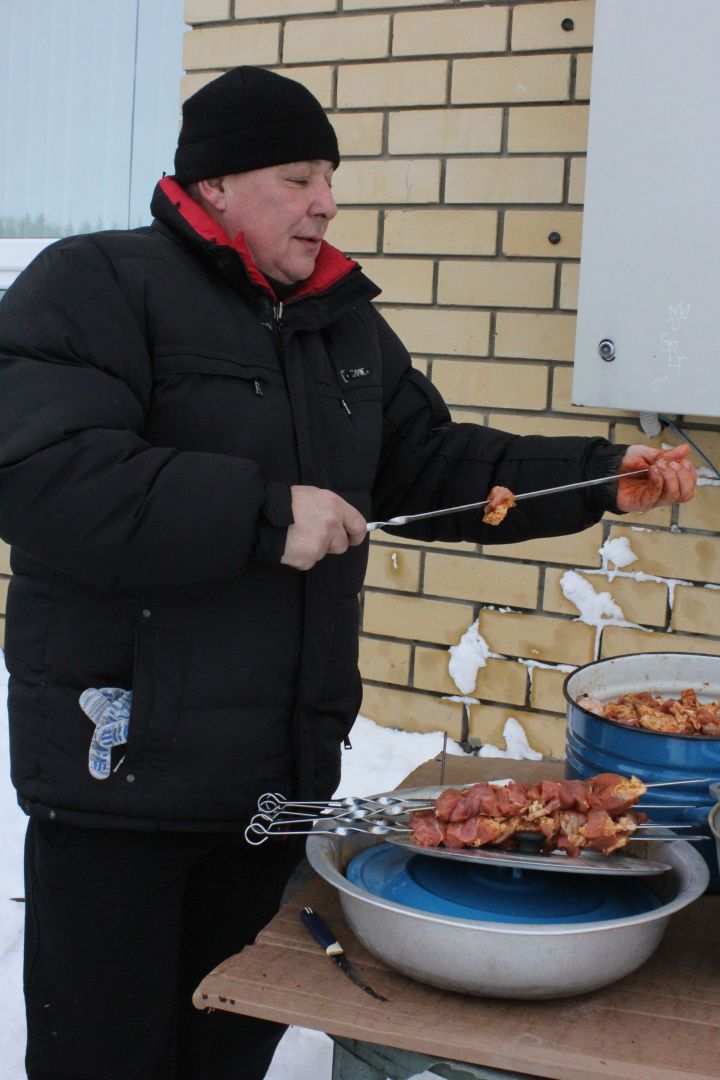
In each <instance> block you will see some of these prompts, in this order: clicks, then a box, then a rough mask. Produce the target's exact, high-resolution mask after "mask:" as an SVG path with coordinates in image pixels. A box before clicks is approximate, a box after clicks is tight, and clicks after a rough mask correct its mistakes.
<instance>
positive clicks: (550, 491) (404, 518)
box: [367, 469, 647, 532]
mask: <svg viewBox="0 0 720 1080" xmlns="http://www.w3.org/2000/svg"><path fill="white" fill-rule="evenodd" d="M645 473H647V469H634V470H633V471H632V472H624V473H615V474H614V475H613V476H600V477H598V478H597V480H579V481H578V482H577V483H576V484H561V485H560V487H551V488H541V489H540V490H539V491H526V492H524V493H523V494H522V495H513V498H514V500H515V502H520V500H521V499H536V498H538V496H540V495H559V494H560V493H561V492H563V491H576V490H577V489H578V488H586V487H595V485H596V484H607V483H609V482H610V481H611V480H622V479H625V477H627V476H643V475H644V474H645ZM489 502H490V500H489V499H483V500H482V502H474V503H464V504H463V505H462V506H446V507H445V508H444V509H443V510H426V511H425V513H423V514H402V515H400V516H399V517H392V518H388V519H387V521H368V523H367V531H368V532H373V530H374V529H382V528H383V527H384V526H385V525H409V524H410V523H411V522H413V521H425V520H426V519H427V518H434V517H444V516H445V515H446V514H461V513H462V512H463V511H465V510H480V509H481V507H483V506H487V504H488V503H489Z"/></svg>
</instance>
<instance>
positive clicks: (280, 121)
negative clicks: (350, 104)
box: [175, 67, 340, 184]
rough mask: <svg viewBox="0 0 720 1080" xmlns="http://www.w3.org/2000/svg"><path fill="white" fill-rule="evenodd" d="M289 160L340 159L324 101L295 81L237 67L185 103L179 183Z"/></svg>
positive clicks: (177, 170)
mask: <svg viewBox="0 0 720 1080" xmlns="http://www.w3.org/2000/svg"><path fill="white" fill-rule="evenodd" d="M288 161H332V162H333V164H335V165H337V164H338V163H339V161H340V153H339V151H338V143H337V136H336V135H335V132H334V130H333V127H332V124H331V123H330V121H329V120H328V118H327V116H326V115H325V111H324V109H323V107H322V105H321V104H320V102H319V101H318V100H317V99H316V98H315V97H313V95H312V94H311V93H310V91H309V90H307V89H306V88H305V87H304V86H302V84H301V83H299V82H296V81H295V80H294V79H288V78H287V77H286V76H285V75H278V74H276V73H275V72H273V71H267V70H266V69H265V68H260V67H237V68H233V69H232V70H231V71H227V72H226V73H225V74H224V75H221V76H220V77H219V78H217V79H213V81H212V82H210V83H208V84H207V85H206V86H203V87H201V88H200V89H199V90H197V91H196V92H195V93H194V94H193V95H192V97H189V98H188V99H187V101H186V102H185V103H184V105H183V122H182V128H181V131H180V138H179V140H178V147H177V150H176V152H175V179H176V180H177V181H178V183H179V184H189V183H191V182H192V181H193V180H208V179H210V178H211V177H215V176H227V175H228V174H230V173H238V172H249V171H250V170H251V169H264V168H266V167H267V166H268V165H283V164H285V163H286V162H288Z"/></svg>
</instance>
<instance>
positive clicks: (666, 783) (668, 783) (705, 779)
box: [645, 776, 712, 790]
mask: <svg viewBox="0 0 720 1080" xmlns="http://www.w3.org/2000/svg"><path fill="white" fill-rule="evenodd" d="M711 782H712V777H711V776H699V777H696V778H694V779H692V780H659V781H658V782H657V783H655V784H646V785H645V787H646V788H648V790H649V789H650V788H656V787H676V786H678V787H679V786H680V784H710V783H711Z"/></svg>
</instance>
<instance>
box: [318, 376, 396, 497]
mask: <svg viewBox="0 0 720 1080" xmlns="http://www.w3.org/2000/svg"><path fill="white" fill-rule="evenodd" d="M317 393H318V402H319V409H320V418H321V425H322V431H323V439H324V446H325V455H326V460H327V462H328V468H329V470H330V475H331V480H332V485H333V487H334V488H336V489H337V490H341V491H342V490H345V491H350V490H355V491H357V490H370V489H371V488H372V485H373V481H374V477H375V472H376V469H377V462H378V457H379V454H380V446H381V441H382V424H383V412H382V387H381V386H379V385H378V386H357V387H354V386H348V387H339V386H331V385H329V384H328V383H318V384H317Z"/></svg>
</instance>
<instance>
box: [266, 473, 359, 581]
mask: <svg viewBox="0 0 720 1080" xmlns="http://www.w3.org/2000/svg"><path fill="white" fill-rule="evenodd" d="M290 491H291V493H292V511H293V517H294V518H295V524H294V525H290V526H289V528H288V532H287V542H286V544H285V551H284V552H283V556H282V558H281V560H280V562H281V563H284V564H285V565H286V566H293V567H295V569H296V570H310V568H311V567H313V566H314V565H315V563H316V562H319V561H320V559H324V558H325V556H326V555H342V554H343V552H344V551H347V549H348V548H349V547H355V546H357V545H358V544H362V542H363V540H364V539H365V537H366V536H367V528H366V525H367V522H366V521H365V518H364V517H363V516H362V514H361V513H359V511H357V510H356V509H355V507H354V506H351V505H350V503H347V502H345V500H344V499H341V498H340V496H339V495H336V494H335V492H334V491H327V490H325V489H324V488H316V487H307V486H304V485H293V487H291V489H290Z"/></svg>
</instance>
